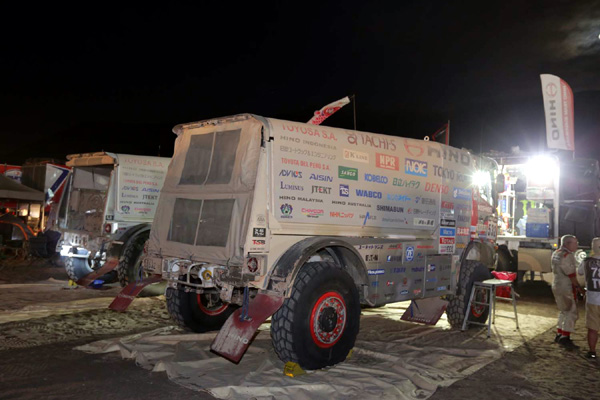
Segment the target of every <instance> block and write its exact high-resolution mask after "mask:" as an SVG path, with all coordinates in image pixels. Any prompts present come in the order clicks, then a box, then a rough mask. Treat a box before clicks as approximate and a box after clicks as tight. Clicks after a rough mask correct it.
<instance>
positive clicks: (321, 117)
mask: <svg viewBox="0 0 600 400" xmlns="http://www.w3.org/2000/svg"><path fill="white" fill-rule="evenodd" d="M348 103H350V99H349V98H348V96H346V97H344V98H343V99H339V100H338V101H334V102H333V103H329V104H327V105H326V106H325V107H323V108H321V109H320V110H318V111H315V115H314V116H313V117H312V118H311V119H310V121H308V123H309V124H313V125H321V122H323V121H325V120H326V119H327V118H329V116H330V115H332V114H333V113H335V112H336V111H337V110H339V109H340V108H342V107H344V106H345V105H346V104H348Z"/></svg>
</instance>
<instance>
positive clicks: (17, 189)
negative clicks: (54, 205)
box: [0, 175, 44, 203]
mask: <svg viewBox="0 0 600 400" xmlns="http://www.w3.org/2000/svg"><path fill="white" fill-rule="evenodd" d="M2 200H20V201H23V200H24V201H32V202H40V203H41V202H43V201H44V193H43V192H40V191H38V190H35V189H32V188H30V187H27V186H25V185H21V184H20V183H19V182H16V181H15V180H13V179H10V178H7V177H5V176H3V175H0V201H2Z"/></svg>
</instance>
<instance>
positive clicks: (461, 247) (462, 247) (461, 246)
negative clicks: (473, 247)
mask: <svg viewBox="0 0 600 400" xmlns="http://www.w3.org/2000/svg"><path fill="white" fill-rule="evenodd" d="M465 247H467V245H466V244H465V243H457V244H456V248H457V249H464V248H465Z"/></svg>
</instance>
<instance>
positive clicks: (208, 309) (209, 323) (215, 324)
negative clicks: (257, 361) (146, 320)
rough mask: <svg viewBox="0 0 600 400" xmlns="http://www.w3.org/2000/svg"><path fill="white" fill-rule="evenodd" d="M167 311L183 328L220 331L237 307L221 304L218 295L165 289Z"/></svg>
mask: <svg viewBox="0 0 600 400" xmlns="http://www.w3.org/2000/svg"><path fill="white" fill-rule="evenodd" d="M166 297H167V310H168V311H169V314H170V315H171V318H173V320H174V321H175V322H177V324H178V325H179V326H181V327H183V328H188V329H190V330H192V331H194V332H199V333H201V332H208V331H213V330H217V329H220V328H221V327H222V326H223V324H224V323H225V321H227V318H229V316H230V315H231V313H233V312H234V311H235V310H236V309H237V308H238V306H237V305H235V304H229V303H223V302H222V301H221V299H220V298H219V294H218V293H201V294H198V293H195V292H187V293H186V292H185V291H183V290H181V289H173V288H167V292H166Z"/></svg>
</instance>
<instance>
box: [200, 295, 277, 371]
mask: <svg viewBox="0 0 600 400" xmlns="http://www.w3.org/2000/svg"><path fill="white" fill-rule="evenodd" d="M283 300H285V298H284V297H279V296H270V295H268V294H263V293H259V294H257V295H256V297H254V298H253V299H252V300H251V301H250V304H249V307H248V317H249V319H245V320H240V316H241V315H242V308H238V309H237V310H235V312H234V313H233V314H231V315H230V316H229V318H228V319H227V321H225V324H224V325H223V327H222V328H221V330H220V331H219V333H218V335H217V337H216V338H215V340H214V341H213V342H212V344H211V345H210V348H211V350H212V351H214V352H215V353H217V354H220V355H221V356H223V357H225V358H227V359H228V360H231V361H233V362H235V363H237V362H239V361H240V359H241V358H242V356H243V355H244V353H245V352H246V349H248V346H249V345H250V341H251V340H252V337H253V336H254V333H255V332H256V330H257V329H258V327H259V326H260V325H261V324H262V323H263V322H265V321H266V320H267V318H269V317H270V316H271V315H273V313H275V311H277V310H278V309H279V308H280V307H281V305H282V304H283Z"/></svg>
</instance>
